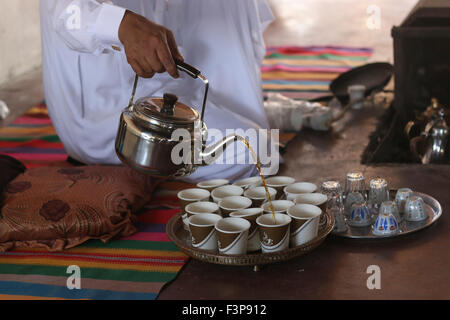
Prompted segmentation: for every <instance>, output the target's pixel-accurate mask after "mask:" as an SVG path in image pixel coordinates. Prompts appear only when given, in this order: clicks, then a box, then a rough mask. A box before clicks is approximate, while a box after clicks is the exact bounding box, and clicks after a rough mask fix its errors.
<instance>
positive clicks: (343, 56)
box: [262, 46, 373, 99]
mask: <svg viewBox="0 0 450 320" xmlns="http://www.w3.org/2000/svg"><path fill="white" fill-rule="evenodd" d="M372 53H373V50H372V49H369V48H351V47H336V46H324V47H319V46H314V47H271V48H268V51H267V55H266V57H265V59H264V61H263V65H262V78H263V90H264V92H265V93H267V92H278V93H282V94H284V95H286V96H288V97H290V98H294V99H314V98H317V97H319V96H323V95H328V94H329V85H330V83H331V81H332V80H333V79H335V78H337V77H338V76H339V75H340V74H341V73H343V72H346V71H348V70H350V69H352V68H354V67H357V66H361V65H363V64H365V63H366V62H367V60H368V59H369V58H370V57H371V55H372Z"/></svg>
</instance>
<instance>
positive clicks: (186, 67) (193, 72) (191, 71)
mask: <svg viewBox="0 0 450 320" xmlns="http://www.w3.org/2000/svg"><path fill="white" fill-rule="evenodd" d="M175 64H176V65H177V68H178V70H181V71H184V72H186V73H187V74H188V75H190V76H191V77H192V78H194V79H200V80H202V81H203V83H204V84H205V95H204V97H203V105H202V114H201V118H200V119H201V121H202V122H203V116H204V115H205V106H206V99H207V97H208V90H209V81H208V79H206V78H205V77H204V76H203V75H202V73H201V71H200V70H198V69H197V68H195V67H194V66H191V65H190V64H187V63H186V62H183V61H180V60H177V59H175Z"/></svg>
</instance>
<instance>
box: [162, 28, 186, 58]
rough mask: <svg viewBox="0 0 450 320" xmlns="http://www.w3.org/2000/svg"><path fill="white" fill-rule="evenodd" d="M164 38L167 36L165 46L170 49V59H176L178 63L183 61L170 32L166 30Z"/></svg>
mask: <svg viewBox="0 0 450 320" xmlns="http://www.w3.org/2000/svg"><path fill="white" fill-rule="evenodd" d="M166 36H167V44H168V45H169V49H170V52H171V53H172V57H174V58H175V59H178V60H180V61H184V57H183V55H182V54H181V53H180V51H179V50H178V46H177V42H176V41H175V37H174V35H173V33H172V31H170V30H167V32H166Z"/></svg>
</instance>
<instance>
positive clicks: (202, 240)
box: [188, 213, 222, 251]
mask: <svg viewBox="0 0 450 320" xmlns="http://www.w3.org/2000/svg"><path fill="white" fill-rule="evenodd" d="M220 219H222V217H221V216H219V215H217V214H213V213H203V214H197V215H194V216H191V217H189V219H188V223H189V229H190V232H191V239H192V246H193V247H194V248H197V249H200V250H205V251H217V235H216V229H215V225H216V223H217V221H219V220H220Z"/></svg>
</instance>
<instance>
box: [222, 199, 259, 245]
mask: <svg viewBox="0 0 450 320" xmlns="http://www.w3.org/2000/svg"><path fill="white" fill-rule="evenodd" d="M262 214H263V209H262V208H247V209H242V210H239V211H234V212H232V213H230V217H234V218H243V219H245V220H247V221H248V222H250V230H249V231H248V244H247V252H253V251H258V250H260V249H261V242H260V241H259V231H258V224H257V223H256V219H258V217H259V216H261V215H262Z"/></svg>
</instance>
